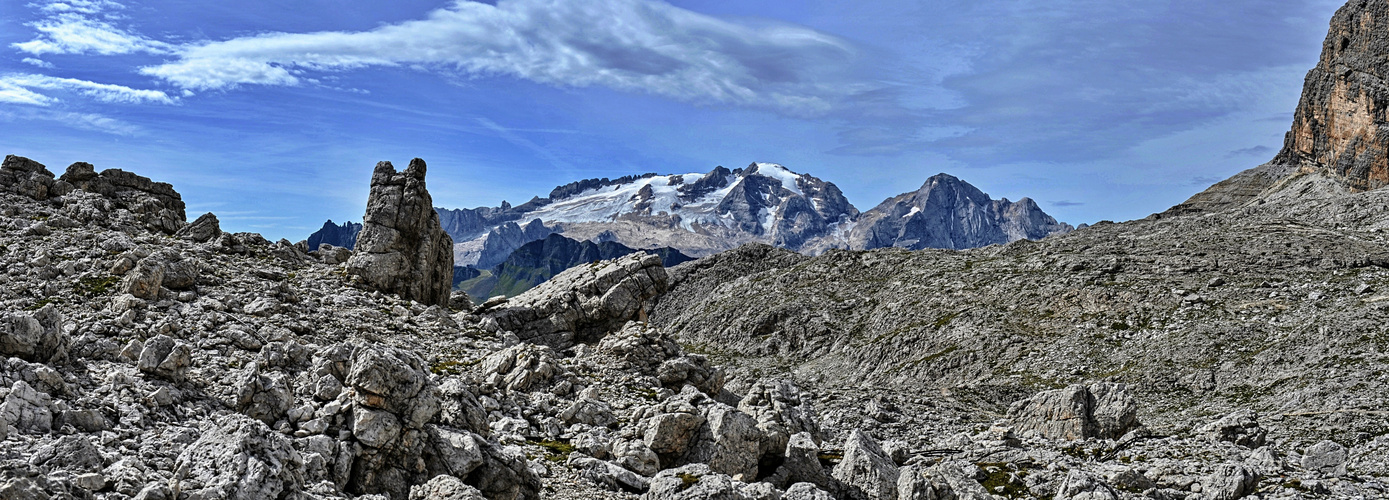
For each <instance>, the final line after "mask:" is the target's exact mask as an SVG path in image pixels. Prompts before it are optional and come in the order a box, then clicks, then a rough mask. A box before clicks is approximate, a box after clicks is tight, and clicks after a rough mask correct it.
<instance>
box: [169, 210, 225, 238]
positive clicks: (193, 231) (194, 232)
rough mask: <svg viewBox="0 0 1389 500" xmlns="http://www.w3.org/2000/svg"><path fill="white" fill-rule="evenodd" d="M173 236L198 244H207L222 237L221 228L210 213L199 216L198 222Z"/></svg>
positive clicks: (215, 217) (214, 216)
mask: <svg viewBox="0 0 1389 500" xmlns="http://www.w3.org/2000/svg"><path fill="white" fill-rule="evenodd" d="M174 236H175V237H178V238H184V239H189V240H193V241H196V242H199V243H207V242H209V241H212V240H214V239H217V238H220V237H221V236H222V226H221V224H220V223H219V222H218V221H217V216H216V215H215V214H213V213H212V212H208V213H205V214H203V215H201V216H199V217H198V220H195V221H193V222H192V223H191V224H188V225H187V226H184V227H183V229H180V230H178V232H176V233H174Z"/></svg>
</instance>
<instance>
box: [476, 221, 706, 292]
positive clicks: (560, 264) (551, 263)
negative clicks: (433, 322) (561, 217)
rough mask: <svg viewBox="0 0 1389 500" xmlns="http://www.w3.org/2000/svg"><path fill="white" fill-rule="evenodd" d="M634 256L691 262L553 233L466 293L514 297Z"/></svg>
mask: <svg viewBox="0 0 1389 500" xmlns="http://www.w3.org/2000/svg"><path fill="white" fill-rule="evenodd" d="M489 241H490V240H489ZM638 252H641V253H648V254H652V255H657V256H660V257H661V264H662V265H664V266H666V267H671V266H675V265H678V264H682V263H685V262H689V261H691V260H694V259H693V258H692V257H690V256H687V255H685V254H682V253H680V252H679V251H678V250H675V249H673V248H670V247H665V248H659V249H644V250H636V249H633V248H628V247H627V246H626V245H623V244H621V243H617V242H612V241H605V242H602V243H594V242H591V241H575V240H572V239H569V238H566V237H564V236H562V235H560V234H559V233H553V234H550V235H549V236H547V237H545V238H543V239H541V240H538V241H532V242H530V243H526V244H524V245H521V247H520V248H517V249H516V251H514V252H512V253H511V255H510V256H508V257H507V258H506V261H505V262H502V263H501V265H499V266H497V267H496V269H494V270H493V272H492V277H490V278H488V279H485V280H481V281H480V282H478V283H477V284H476V285H473V286H472V287H469V288H468V290H467V292H468V294H469V295H470V296H473V297H493V296H497V295H502V296H506V297H514V296H516V295H520V294H521V293H523V292H525V291H526V290H530V289H531V288H535V286H536V285H539V284H541V283H544V282H545V281H547V280H549V279H550V278H552V277H554V276H555V275H557V274H559V273H561V272H564V270H566V269H569V268H571V267H574V266H579V265H583V264H591V263H594V262H598V261H603V260H612V259H615V258H618V257H622V256H624V255H631V254H634V253H638ZM455 274H456V272H455ZM455 280H457V278H455Z"/></svg>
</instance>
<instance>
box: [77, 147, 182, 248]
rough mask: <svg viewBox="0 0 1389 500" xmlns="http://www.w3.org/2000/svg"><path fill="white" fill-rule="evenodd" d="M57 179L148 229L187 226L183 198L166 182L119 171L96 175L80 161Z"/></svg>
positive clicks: (174, 229) (170, 229)
mask: <svg viewBox="0 0 1389 500" xmlns="http://www.w3.org/2000/svg"><path fill="white" fill-rule="evenodd" d="M59 180H60V181H62V182H65V183H68V184H71V185H72V186H73V187H75V188H76V189H80V190H83V191H86V192H89V193H94V194H99V195H101V196H103V197H105V198H106V199H108V200H111V201H112V202H113V203H114V205H115V206H116V207H119V208H123V209H126V210H129V211H130V212H131V213H133V214H134V215H135V216H136V219H137V220H138V221H140V222H141V223H143V224H144V226H145V227H147V228H149V229H152V230H156V231H160V232H163V233H165V234H174V233H175V232H177V231H178V230H179V229H182V228H183V226H184V225H186V224H187V222H186V221H187V220H188V217H187V215H185V213H184V204H183V197H182V196H180V195H179V194H178V192H177V191H174V187H173V186H171V185H169V184H168V183H164V182H154V181H151V180H150V179H149V178H148V177H142V176H139V175H135V174H133V173H130V172H126V171H124V170H119V169H106V170H103V171H101V173H96V171H95V168H94V167H92V165H91V164H89V163H81V162H79V163H74V164H72V165H70V166H68V169H67V172H65V173H64V174H63V176H62V177H61V178H59Z"/></svg>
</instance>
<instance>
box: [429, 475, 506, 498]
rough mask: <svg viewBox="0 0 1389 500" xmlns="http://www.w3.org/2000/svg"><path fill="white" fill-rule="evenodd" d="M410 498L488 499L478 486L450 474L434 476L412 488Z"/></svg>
mask: <svg viewBox="0 0 1389 500" xmlns="http://www.w3.org/2000/svg"><path fill="white" fill-rule="evenodd" d="M410 500H487V497H484V496H482V492H481V491H478V490H477V488H474V487H472V486H468V485H467V484H464V483H463V480H461V479H458V478H456V477H453V476H449V475H439V476H434V479H430V480H429V482H427V483H424V484H421V485H418V486H415V487H413V488H410Z"/></svg>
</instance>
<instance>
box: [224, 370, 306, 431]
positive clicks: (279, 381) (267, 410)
mask: <svg viewBox="0 0 1389 500" xmlns="http://www.w3.org/2000/svg"><path fill="white" fill-rule="evenodd" d="M293 404H294V390H293V389H291V388H290V381H289V378H288V377H286V376H284V374H281V373H261V372H260V369H259V367H255V368H252V369H251V370H247V372H246V373H245V375H243V376H242V377H241V379H240V380H239V381H238V382H237V398H236V409H237V411H240V412H241V413H243V414H245V415H246V416H248V417H251V418H254V419H256V420H259V421H261V422H265V424H266V425H275V422H276V421H278V420H280V419H281V418H284V416H285V412H288V411H289V408H290V406H292V405H293Z"/></svg>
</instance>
